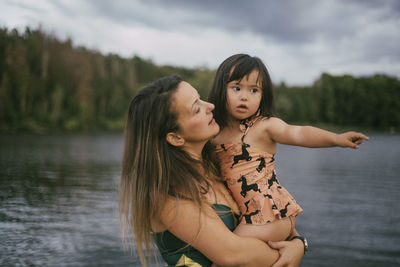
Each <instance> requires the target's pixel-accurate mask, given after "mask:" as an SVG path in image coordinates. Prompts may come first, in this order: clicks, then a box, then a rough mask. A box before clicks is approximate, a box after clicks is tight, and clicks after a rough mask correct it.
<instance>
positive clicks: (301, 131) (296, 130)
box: [265, 118, 369, 148]
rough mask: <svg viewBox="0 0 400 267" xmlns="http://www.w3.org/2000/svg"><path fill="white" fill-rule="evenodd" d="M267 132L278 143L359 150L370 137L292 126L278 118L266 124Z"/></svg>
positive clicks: (355, 133)
mask: <svg viewBox="0 0 400 267" xmlns="http://www.w3.org/2000/svg"><path fill="white" fill-rule="evenodd" d="M265 130H266V131H267V132H268V135H269V136H270V138H271V139H272V140H274V141H275V142H277V143H281V144H286V145H295V146H304V147H314V148H315V147H332V146H340V147H351V148H358V146H359V145H360V144H361V143H362V141H363V140H369V137H368V136H366V135H364V134H362V133H358V132H346V133H343V134H336V133H333V132H330V131H326V130H323V129H320V128H317V127H312V126H297V125H290V124H287V123H286V122H284V121H283V120H281V119H278V118H270V119H268V120H267V121H266V123H265Z"/></svg>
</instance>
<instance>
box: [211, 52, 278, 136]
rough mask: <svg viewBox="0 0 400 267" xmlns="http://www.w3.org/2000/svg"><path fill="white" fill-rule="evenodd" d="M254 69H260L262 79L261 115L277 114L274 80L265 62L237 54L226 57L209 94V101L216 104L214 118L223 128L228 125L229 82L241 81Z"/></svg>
mask: <svg viewBox="0 0 400 267" xmlns="http://www.w3.org/2000/svg"><path fill="white" fill-rule="evenodd" d="M232 68H233V70H232ZM253 70H258V72H259V73H258V77H257V80H258V79H261V87H262V98H261V102H260V115H262V116H265V117H271V116H274V115H275V108H274V98H273V88H272V82H271V78H270V76H269V73H268V70H267V68H266V67H265V65H264V63H263V62H262V61H261V59H259V58H258V57H251V56H249V55H247V54H236V55H233V56H230V57H229V58H227V59H225V61H224V62H222V64H221V65H220V66H219V67H218V70H217V73H216V74H215V78H214V82H213V85H212V88H211V90H210V93H209V94H208V101H209V102H211V103H213V104H214V105H215V109H214V111H213V113H214V118H215V120H216V122H217V123H218V124H219V125H220V127H221V128H224V127H225V126H227V124H226V123H227V122H226V117H227V109H226V103H227V101H226V89H227V84H228V83H229V82H231V81H237V80H238V81H240V80H241V79H243V77H245V76H248V75H250V73H251V72H252V71H253Z"/></svg>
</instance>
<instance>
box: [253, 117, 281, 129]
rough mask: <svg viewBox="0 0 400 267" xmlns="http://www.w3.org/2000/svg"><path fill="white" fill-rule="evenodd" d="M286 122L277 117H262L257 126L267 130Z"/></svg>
mask: <svg viewBox="0 0 400 267" xmlns="http://www.w3.org/2000/svg"><path fill="white" fill-rule="evenodd" d="M284 124H286V123H285V122H284V121H283V120H281V119H280V118H277V117H263V118H262V120H261V121H260V123H259V127H260V128H261V129H262V130H265V131H269V130H272V129H274V128H276V127H280V126H282V125H284Z"/></svg>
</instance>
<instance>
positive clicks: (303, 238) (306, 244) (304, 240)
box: [290, 235, 308, 254]
mask: <svg viewBox="0 0 400 267" xmlns="http://www.w3.org/2000/svg"><path fill="white" fill-rule="evenodd" d="M295 238H297V239H300V240H301V241H303V244H304V254H306V252H307V251H308V242H307V239H306V238H305V237H304V236H301V235H296V236H294V237H292V238H291V239H290V240H293V239H295Z"/></svg>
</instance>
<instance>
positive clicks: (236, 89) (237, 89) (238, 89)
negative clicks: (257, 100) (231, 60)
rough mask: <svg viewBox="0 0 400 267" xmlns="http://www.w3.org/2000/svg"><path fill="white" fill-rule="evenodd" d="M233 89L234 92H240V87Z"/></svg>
mask: <svg viewBox="0 0 400 267" xmlns="http://www.w3.org/2000/svg"><path fill="white" fill-rule="evenodd" d="M232 89H233V91H240V87H238V86H233V87H232Z"/></svg>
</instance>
